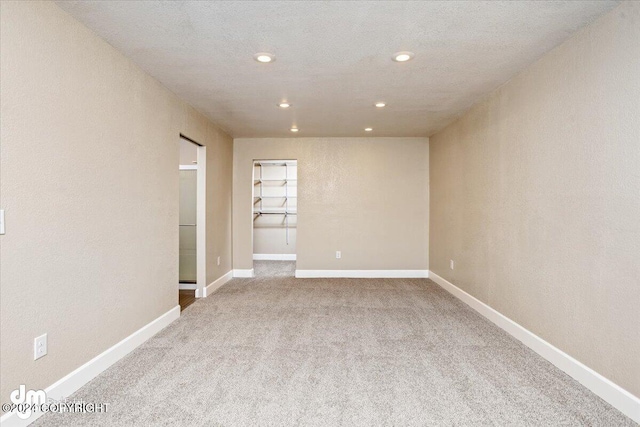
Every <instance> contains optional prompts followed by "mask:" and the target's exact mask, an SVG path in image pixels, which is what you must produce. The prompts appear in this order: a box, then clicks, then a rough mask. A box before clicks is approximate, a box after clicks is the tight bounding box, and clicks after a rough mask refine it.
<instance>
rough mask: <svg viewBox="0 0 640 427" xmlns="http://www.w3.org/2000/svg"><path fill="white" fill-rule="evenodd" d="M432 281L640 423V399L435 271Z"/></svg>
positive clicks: (430, 274) (431, 276)
mask: <svg viewBox="0 0 640 427" xmlns="http://www.w3.org/2000/svg"><path fill="white" fill-rule="evenodd" d="M429 278H430V279H431V280H433V281H434V282H436V283H437V284H438V285H440V286H441V287H442V288H444V289H445V290H446V291H448V292H449V293H451V294H452V295H453V296H455V297H456V298H458V299H460V300H461V301H462V302H464V303H465V304H467V305H468V306H470V307H471V308H473V309H474V310H475V311H477V312H478V313H480V314H481V315H482V316H484V317H486V318H487V319H488V320H490V321H491V322H493V323H494V324H496V325H497V326H499V327H500V328H502V329H504V330H505V331H506V332H507V333H509V334H510V335H512V336H513V337H514V338H516V339H517V340H518V341H520V342H522V343H523V344H524V345H526V346H527V347H529V348H530V349H531V350H533V351H535V352H536V353H538V354H539V355H540V356H542V357H544V358H545V359H547V360H548V361H549V362H551V363H553V364H554V365H555V366H556V367H558V368H559V369H561V370H562V371H564V372H565V373H567V374H568V375H569V376H571V377H572V378H574V379H575V380H576V381H578V382H579V383H580V384H582V385H583V386H585V387H586V388H588V389H589V390H591V391H592V392H594V393H595V394H596V395H598V396H600V397H601V398H602V399H603V400H605V401H606V402H608V403H609V404H610V405H611V406H613V407H614V408H616V409H618V410H619V411H620V412H622V413H623V414H625V415H626V416H628V417H629V418H631V419H632V420H634V421H635V422H637V423H640V399H639V398H638V397H636V396H634V395H633V394H631V393H630V392H628V391H627V390H625V389H623V388H622V387H620V386H619V385H617V384H615V383H614V382H612V381H611V380H609V379H607V378H605V377H604V376H602V375H600V374H599V373H597V372H596V371H594V370H593V369H591V368H589V367H588V366H586V365H584V364H582V363H581V362H579V361H578V360H576V359H574V358H573V357H571V356H569V355H568V354H566V353H565V352H563V351H562V350H560V349H559V348H556V347H554V346H553V345H551V344H550V343H548V342H547V341H545V340H543V339H542V338H540V337H539V336H537V335H536V334H534V333H533V332H531V331H529V330H528V329H526V328H524V327H522V326H520V325H519V324H518V323H516V322H514V321H513V320H511V319H509V318H508V317H506V316H505V315H503V314H501V313H500V312H498V311H496V310H494V309H493V308H491V307H490V306H488V305H487V304H485V303H483V302H482V301H480V300H478V299H477V298H475V297H473V296H472V295H469V294H468V293H466V292H465V291H463V290H462V289H460V288H458V287H457V286H455V285H454V284H453V283H451V282H449V281H447V280H446V279H443V278H442V277H440V276H438V275H437V274H436V273H434V272H433V271H430V272H429Z"/></svg>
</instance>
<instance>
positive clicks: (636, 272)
mask: <svg viewBox="0 0 640 427" xmlns="http://www.w3.org/2000/svg"><path fill="white" fill-rule="evenodd" d="M639 118H640V3H624V4H622V5H621V6H619V7H618V8H617V9H615V10H614V11H612V12H611V13H610V14H608V15H605V16H604V17H603V18H601V19H600V20H598V21H597V22H596V23H594V24H593V25H591V26H590V27H587V28H585V29H583V30H582V31H580V32H579V33H578V34H577V35H576V36H575V37H573V38H572V39H570V40H568V41H567V42H565V43H564V44H562V45H561V46H559V47H558V48H556V49H555V50H553V51H552V52H550V53H549V54H547V55H546V56H544V57H543V58H542V59H540V60H539V61H538V62H536V63H535V64H534V65H532V66H531V67H529V68H528V69H527V70H526V71H524V72H523V73H521V74H520V75H519V76H517V77H516V78H514V79H513V80H512V81H510V82H509V83H508V84H506V85H505V86H503V87H502V88H500V89H499V90H498V91H496V92H495V93H493V94H492V95H491V96H490V97H489V98H488V99H487V100H486V101H484V102H482V103H481V104H479V105H477V106H476V107H474V108H473V109H472V110H471V111H470V112H468V113H467V114H466V115H465V116H464V117H462V118H461V119H460V120H458V121H457V122H455V123H454V124H452V125H451V126H449V127H447V128H446V129H445V130H443V131H442V132H440V133H438V134H436V135H434V136H433V137H432V138H431V143H430V147H431V148H430V150H431V159H430V160H431V167H430V173H431V208H430V210H431V222H430V239H431V241H430V248H431V249H430V265H431V270H432V271H434V272H435V273H437V274H438V275H440V276H442V277H444V278H445V279H447V280H449V281H451V282H452V283H454V284H455V285H456V286H459V287H460V288H462V289H463V290H465V291H467V292H468V293H470V294H472V295H473V296H475V297H476V298H478V299H480V300H481V301H483V302H485V303H487V304H489V305H490V306H492V307H493V308H495V309H496V310H498V311H499V312H501V313H503V314H505V315H506V316H508V317H510V318H511V319H513V320H515V321H516V322H518V323H519V324H521V325H523V326H524V327H525V328H527V329H529V330H531V331H532V332H533V333H535V334H537V335H539V336H541V337H542V338H543V339H545V340H547V341H548V342H550V343H551V344H553V345H555V346H556V347H558V348H560V349H561V350H563V351H565V352H567V353H568V354H569V355H571V356H573V357H575V358H576V359H578V360H579V361H581V362H583V363H584V364H586V365H587V366H589V367H590V368H592V369H594V370H596V371H597V372H599V373H601V374H603V375H604V376H606V377H607V378H609V379H611V380H612V381H614V382H615V383H617V384H619V385H621V386H622V387H624V388H626V389H627V390H629V391H630V392H632V393H634V394H635V395H636V396H640V363H639V362H638V361H639V360H640V328H639V327H638V325H640V309H639V307H640V258H639V256H640V120H639ZM450 259H453V260H455V269H454V270H450V269H449V260H450Z"/></svg>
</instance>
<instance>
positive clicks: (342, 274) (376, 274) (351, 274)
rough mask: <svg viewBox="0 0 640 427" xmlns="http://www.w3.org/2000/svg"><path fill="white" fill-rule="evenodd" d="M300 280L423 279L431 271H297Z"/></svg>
mask: <svg viewBox="0 0 640 427" xmlns="http://www.w3.org/2000/svg"><path fill="white" fill-rule="evenodd" d="M296 277H298V278H304V279H306V278H319V277H326V278H356V279H357V278H362V279H375V278H380V279H387V278H403V279H410V278H421V279H426V278H428V277H429V270H296Z"/></svg>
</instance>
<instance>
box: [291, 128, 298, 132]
mask: <svg viewBox="0 0 640 427" xmlns="http://www.w3.org/2000/svg"><path fill="white" fill-rule="evenodd" d="M290 130H291V132H298V131H299V130H300V129H298V128H291V129H290Z"/></svg>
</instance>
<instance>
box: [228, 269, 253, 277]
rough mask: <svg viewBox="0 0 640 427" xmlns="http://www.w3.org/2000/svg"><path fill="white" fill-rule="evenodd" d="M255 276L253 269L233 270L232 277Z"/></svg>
mask: <svg viewBox="0 0 640 427" xmlns="http://www.w3.org/2000/svg"><path fill="white" fill-rule="evenodd" d="M253 276H255V274H254V271H253V268H251V269H245V270H242V269H235V270H233V277H253Z"/></svg>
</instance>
